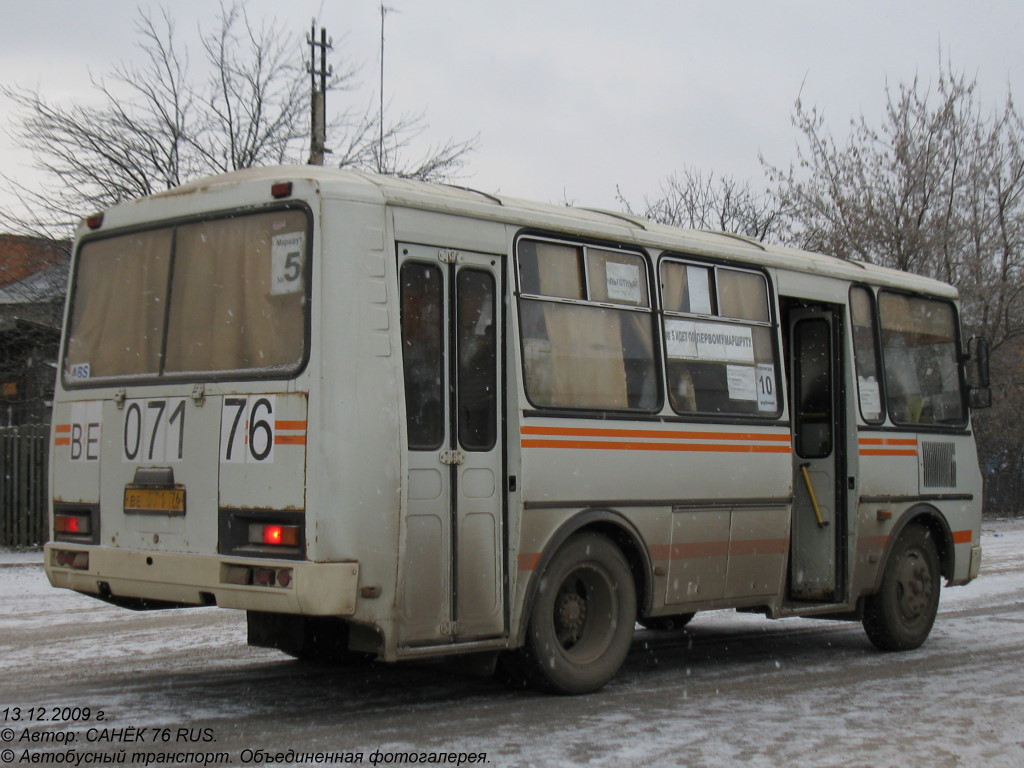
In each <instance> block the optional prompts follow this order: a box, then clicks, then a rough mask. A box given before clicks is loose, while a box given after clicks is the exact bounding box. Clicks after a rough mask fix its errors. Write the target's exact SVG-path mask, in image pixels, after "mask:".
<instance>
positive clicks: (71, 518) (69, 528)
mask: <svg viewBox="0 0 1024 768" xmlns="http://www.w3.org/2000/svg"><path fill="white" fill-rule="evenodd" d="M53 531H54V533H74V534H88V533H92V519H91V517H90V516H89V515H88V514H82V515H75V514H69V513H66V512H65V513H60V512H58V513H57V514H55V515H54V516H53Z"/></svg>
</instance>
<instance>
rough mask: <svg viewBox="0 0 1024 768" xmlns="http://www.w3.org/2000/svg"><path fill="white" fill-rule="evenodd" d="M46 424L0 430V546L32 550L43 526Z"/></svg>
mask: <svg viewBox="0 0 1024 768" xmlns="http://www.w3.org/2000/svg"><path fill="white" fill-rule="evenodd" d="M49 438H50V428H49V426H47V425H30V426H21V427H0V546H8V547H36V546H42V544H43V543H44V542H45V541H46V540H47V538H48V537H49V531H48V526H47V514H46V509H47V503H46V502H47V474H46V468H47V460H48V456H47V449H48V447H49Z"/></svg>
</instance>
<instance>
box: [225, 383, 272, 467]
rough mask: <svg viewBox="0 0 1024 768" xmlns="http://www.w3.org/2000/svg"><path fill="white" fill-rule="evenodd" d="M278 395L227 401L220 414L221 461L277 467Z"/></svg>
mask: <svg viewBox="0 0 1024 768" xmlns="http://www.w3.org/2000/svg"><path fill="white" fill-rule="evenodd" d="M276 410H277V397H276V396H275V395H249V396H248V397H225V398H224V407H223V408H222V409H221V412H220V460H221V462H227V463H261V462H262V463H271V464H272V463H273V461H274V427H275V422H274V414H275V412H276Z"/></svg>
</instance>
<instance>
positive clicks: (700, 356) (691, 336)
mask: <svg viewBox="0 0 1024 768" xmlns="http://www.w3.org/2000/svg"><path fill="white" fill-rule="evenodd" d="M665 351H666V353H667V354H668V356H669V357H670V358H672V359H675V360H699V361H701V362H709V363H747V364H749V365H753V364H754V334H753V332H752V330H751V329H750V327H749V326H744V325H727V324H725V323H697V322H694V321H692V320H675V319H672V318H666V319H665ZM750 399H751V400H753V399H754V398H750Z"/></svg>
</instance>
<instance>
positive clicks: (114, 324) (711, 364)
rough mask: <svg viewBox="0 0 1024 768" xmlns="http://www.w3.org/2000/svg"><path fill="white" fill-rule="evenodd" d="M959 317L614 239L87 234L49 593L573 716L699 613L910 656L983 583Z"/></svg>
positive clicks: (300, 197)
mask: <svg viewBox="0 0 1024 768" xmlns="http://www.w3.org/2000/svg"><path fill="white" fill-rule="evenodd" d="M957 313H958V308H957V297H956V293H955V291H954V290H953V289H952V288H950V287H949V286H947V285H944V284H941V283H938V282H935V281H932V280H928V279H925V278H922V277H917V276H914V275H909V274H903V273H900V272H895V271H890V270H885V269H880V268H876V267H872V266H869V265H866V264H860V263H856V262H848V261H841V260H838V259H834V258H829V257H826V256H821V255H817V254H812V253H804V252H800V251H795V250H788V249H783V248H776V247H770V246H766V245H763V244H761V243H758V242H755V241H752V240H748V239H745V238H742V237H737V236H732V235H727V234H721V233H709V232H693V231H684V230H679V229H673V228H668V227H663V226H660V225H656V224H653V223H651V222H648V221H645V220H641V219H639V218H634V217H631V216H626V215H622V214H617V213H610V212H601V211H591V210H580V209H574V208H565V207H559V206H552V205H540V204H534V203H528V202H523V201H520V200H514V199H509V198H505V197H498V196H494V195H488V194H481V193H478V192H475V191H472V190H467V189H461V188H454V187H446V186H437V185H429V184H422V183H416V182H410V181H403V180H397V179H392V178H382V177H377V176H372V175H366V174H361V173H356V172H348V171H339V170H330V169H322V168H313V167H276V168H263V169H254V170H248V171H241V172H236V173H232V174H228V175H224V176H220V177H215V178H208V179H203V180H200V181H196V182H193V183H190V184H186V185H184V186H182V187H180V188H177V189H174V190H171V191H169V192H165V193H161V194H157V195H154V196H152V197H149V198H146V199H143V200H139V201H136V202H132V203H128V204H125V205H120V206H117V207H115V208H112V209H110V210H107V211H105V212H103V213H102V214H97V215H94V216H91V217H90V218H88V219H87V220H86V221H85V222H83V225H82V228H81V231H80V236H79V238H78V240H77V244H76V247H75V253H74V262H73V271H72V279H71V286H70V292H69V298H68V304H67V311H66V325H65V331H64V338H63V348H62V356H61V361H60V374H59V376H58V382H57V390H56V395H55V404H54V418H53V423H54V426H53V445H52V461H51V473H52V477H51V485H52V494H51V498H52V507H53V509H52V521H51V522H52V531H53V534H52V541H51V542H50V543H49V544H48V545H47V546H46V550H45V560H46V571H47V574H48V576H49V579H50V581H51V583H52V584H53V585H54V586H58V587H65V588H68V589H73V590H76V591H78V592H81V593H84V594H87V595H92V596H95V597H98V598H100V599H103V600H107V601H110V602H112V603H115V604H118V605H122V606H126V607H129V608H136V609H145V608H162V607H180V606H203V605H209V606H220V607H223V608H235V609H240V610H244V611H246V612H247V614H248V629H249V641H250V643H252V644H254V645H261V646H269V647H275V648H280V649H282V650H284V651H286V652H288V653H290V654H293V655H295V656H299V657H314V656H325V655H342V656H345V655H360V656H362V655H366V656H371V657H374V658H377V659H380V660H383V661H401V660H405V659H419V658H424V657H432V656H442V655H453V654H475V655H476V656H475V658H476V659H497V660H500V661H501V662H502V664H501V667H500V668H501V669H502V670H503V672H504V674H505V675H506V676H507V677H510V678H513V679H516V680H522V681H526V682H529V683H532V684H535V685H538V686H540V687H542V688H545V689H548V690H552V691H557V692H562V693H580V692H586V691H592V690H595V689H597V688H599V687H600V686H602V685H603V684H605V683H606V682H607V681H608V680H609V679H610V678H611V677H612V676H613V675H614V674H615V672H616V671H617V669H618V668H619V666H620V665H621V663H622V661H623V659H624V658H625V656H626V654H627V651H628V649H629V647H630V642H631V638H632V637H633V634H634V631H635V628H636V623H637V622H639V623H640V624H641V625H643V626H645V627H648V628H661V629H667V628H671V627H678V626H682V625H683V624H685V623H686V622H687V621H688V620H689V619H690V618H691V617H692V616H693V615H694V614H695V613H696V612H699V611H704V610H712V609H723V608H730V609H738V610H743V611H755V612H763V613H764V614H765V615H766V616H768V617H770V618H779V617H788V616H816V617H833V618H846V619H857V620H862V621H863V624H864V626H865V628H866V630H867V634H868V636H869V637H870V639H871V640H872V641H873V642H874V643H875V645H877V646H879V647H880V648H883V649H891V650H896V649H909V648H914V647H916V646H918V645H920V644H921V643H922V642H924V640H925V638H926V637H927V635H928V633H929V631H930V629H931V626H932V623H933V620H934V618H935V615H936V608H937V604H938V600H939V587H940V578H944V579H945V580H946V583H947V584H948V585H960V584H966V583H967V582H969V581H971V580H972V579H973V578H975V577H976V576H977V574H978V569H979V565H980V559H981V547H980V546H979V543H980V542H979V529H980V520H981V477H980V473H979V469H978V463H977V458H976V452H975V445H974V438H973V435H972V431H971V420H970V411H969V408H970V406H971V404H972V402H974V403H977V404H979V405H980V404H983V401H984V399H985V398H984V395H985V393H986V390H984V389H983V388H982V387H983V386H984V385H986V384H987V380H985V379H986V376H987V374H985V372H984V370H983V369H984V368H985V363H986V361H987V355H986V354H982V353H984V352H985V350H986V349H987V348H986V347H985V346H984V345H983V344H979V345H978V353H977V354H974V355H973V356H970V355H968V354H967V347H968V346H970V345H968V344H966V343H964V341H962V340H961V337H960V330H959V323H958V314H957ZM972 357H973V359H975V360H976V361H977V362H978V363H979V364H978V365H976V366H974V365H972V366H970V368H971V370H970V371H969V370H968V363H969V362H970V360H971V358H972ZM969 374H970V375H969ZM975 379H977V380H978V381H977V383H978V384H979V385H981V386H979V387H977V388H974V387H972V386H971V383H972V382H974V380H975Z"/></svg>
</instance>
